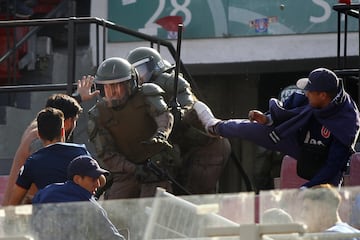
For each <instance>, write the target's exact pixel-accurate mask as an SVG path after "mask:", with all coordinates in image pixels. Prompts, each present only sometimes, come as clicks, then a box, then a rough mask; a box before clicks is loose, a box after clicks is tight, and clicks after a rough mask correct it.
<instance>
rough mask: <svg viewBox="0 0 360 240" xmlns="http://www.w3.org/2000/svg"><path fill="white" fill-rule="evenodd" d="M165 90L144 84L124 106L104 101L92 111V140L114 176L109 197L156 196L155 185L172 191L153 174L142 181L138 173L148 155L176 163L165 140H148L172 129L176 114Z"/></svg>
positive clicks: (166, 163)
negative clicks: (170, 157)
mask: <svg viewBox="0 0 360 240" xmlns="http://www.w3.org/2000/svg"><path fill="white" fill-rule="evenodd" d="M162 94H163V91H162V90H161V89H160V88H159V87H158V86H157V85H155V84H151V83H149V84H144V85H143V86H141V87H140V88H139V90H138V91H136V92H135V93H134V94H133V95H131V97H129V99H128V100H127V101H126V102H125V103H124V104H123V105H122V106H117V107H108V105H107V103H106V101H102V102H99V103H97V104H96V105H95V106H94V107H93V108H92V109H91V110H90V111H89V124H88V128H89V136H90V141H91V142H92V143H94V145H95V148H96V152H97V155H98V158H100V159H101V160H102V162H103V163H104V165H105V166H104V167H106V168H107V169H108V170H109V171H110V172H111V173H112V176H113V185H112V186H111V188H110V190H109V191H107V192H106V194H105V197H106V198H107V199H117V198H134V197H145V196H153V194H154V193H155V187H156V186H161V187H165V188H166V189H167V190H169V191H171V187H170V184H169V183H168V182H167V181H166V180H164V179H161V178H158V177H156V176H155V175H154V174H149V178H148V179H142V180H141V181H139V180H138V179H136V177H135V173H136V169H137V166H139V165H141V164H144V163H146V161H147V160H148V159H156V160H155V161H156V163H157V164H159V166H160V167H164V168H167V167H169V168H171V167H173V166H174V164H175V163H174V162H173V161H172V159H169V158H165V157H163V156H164V154H163V152H164V151H168V150H169V149H170V148H169V147H168V146H167V145H166V144H165V143H164V142H158V143H147V141H148V140H149V139H151V137H152V136H153V135H154V134H156V133H157V132H158V131H161V132H163V133H165V134H167V135H168V134H170V131H171V127H172V122H173V118H172V115H171V113H170V112H169V111H168V108H167V105H166V103H165V101H164V99H163V97H162ZM169 161H170V162H169Z"/></svg>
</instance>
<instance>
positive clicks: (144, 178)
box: [135, 164, 160, 183]
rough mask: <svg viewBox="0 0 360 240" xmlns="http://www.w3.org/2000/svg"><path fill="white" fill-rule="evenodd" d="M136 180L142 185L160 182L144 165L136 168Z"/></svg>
mask: <svg viewBox="0 0 360 240" xmlns="http://www.w3.org/2000/svg"><path fill="white" fill-rule="evenodd" d="M135 178H136V180H138V181H139V182H141V183H150V182H158V181H160V178H159V177H158V176H157V175H156V174H155V173H154V172H153V171H152V170H151V169H149V168H148V167H147V166H146V165H144V164H139V165H137V166H136V169H135Z"/></svg>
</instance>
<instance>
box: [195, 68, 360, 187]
mask: <svg viewBox="0 0 360 240" xmlns="http://www.w3.org/2000/svg"><path fill="white" fill-rule="evenodd" d="M297 86H298V87H299V88H300V89H304V90H305V95H304V94H299V93H296V92H295V93H294V94H293V95H291V96H290V97H289V98H288V99H287V101H286V102H284V103H282V102H279V101H278V100H277V99H270V102H269V103H270V104H269V111H268V113H266V114H264V113H262V112H260V111H257V110H252V111H250V112H249V120H247V119H230V120H220V119H217V118H215V117H214V115H213V114H212V112H211V110H210V109H209V108H207V107H206V106H205V105H202V104H201V103H196V104H195V105H194V109H195V110H196V111H197V112H198V114H199V117H200V120H201V121H202V123H203V124H204V125H205V128H206V129H207V131H208V132H209V133H210V134H213V135H220V136H223V137H229V138H233V137H235V138H240V139H244V140H249V141H252V142H254V143H256V144H258V145H260V146H262V147H265V148H267V149H270V150H275V151H279V152H282V153H284V154H288V155H290V156H291V157H293V158H295V159H297V173H298V175H299V176H300V177H302V178H305V179H307V180H309V181H308V182H306V183H305V184H304V185H303V186H301V187H302V188H309V187H312V186H315V185H319V184H326V183H328V184H332V185H340V184H341V183H342V178H343V173H344V171H345V170H346V166H347V163H348V161H349V158H350V155H351V154H352V153H354V151H355V150H354V146H355V143H356V140H357V137H358V134H359V127H360V118H359V111H358V108H357V106H356V104H355V102H354V101H353V100H352V99H351V97H350V95H349V94H348V93H346V92H345V90H344V87H343V84H342V81H341V79H339V78H338V77H337V76H336V75H335V73H334V72H332V71H331V70H329V69H326V68H318V69H315V70H313V71H312V72H311V73H310V74H309V76H308V78H303V79H300V80H299V81H298V82H297ZM299 187H300V186H299Z"/></svg>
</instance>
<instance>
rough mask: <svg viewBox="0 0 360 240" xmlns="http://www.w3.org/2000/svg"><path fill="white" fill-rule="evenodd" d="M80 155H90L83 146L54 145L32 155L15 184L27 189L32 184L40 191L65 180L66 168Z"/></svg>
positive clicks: (72, 144) (71, 144) (70, 144)
mask: <svg viewBox="0 0 360 240" xmlns="http://www.w3.org/2000/svg"><path fill="white" fill-rule="evenodd" d="M80 155H90V153H89V152H88V151H87V149H86V147H85V145H84V144H74V143H55V144H51V145H49V146H46V147H44V148H42V149H40V150H39V151H37V152H35V153H33V154H32V155H31V156H30V157H29V158H28V159H27V160H26V162H25V164H24V165H23V166H22V167H21V169H20V172H19V175H18V178H17V180H16V184H17V185H18V186H20V187H22V188H25V189H29V188H30V186H31V184H32V183H34V184H35V185H36V187H37V188H38V189H42V188H44V187H45V186H47V185H49V184H51V183H58V182H65V181H66V180H67V167H68V165H69V163H70V162H71V160H73V159H74V158H75V157H78V156H80Z"/></svg>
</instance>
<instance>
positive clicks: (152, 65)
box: [127, 47, 231, 194]
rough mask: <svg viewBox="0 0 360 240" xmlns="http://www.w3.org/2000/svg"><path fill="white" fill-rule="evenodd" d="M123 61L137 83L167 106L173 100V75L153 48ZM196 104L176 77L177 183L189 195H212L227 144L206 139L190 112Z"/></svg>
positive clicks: (187, 87) (227, 152)
mask: <svg viewBox="0 0 360 240" xmlns="http://www.w3.org/2000/svg"><path fill="white" fill-rule="evenodd" d="M127 60H128V61H129V62H130V63H131V64H132V65H133V67H135V69H136V70H137V71H138V73H139V77H140V81H139V83H140V84H142V83H144V84H145V83H149V82H151V83H155V84H157V85H158V86H160V87H161V88H162V89H163V90H164V91H165V100H166V102H167V103H168V105H170V101H171V100H172V99H173V97H174V94H175V93H174V89H175V88H174V79H175V71H173V70H171V69H169V66H168V64H166V61H164V59H163V58H162V57H161V55H160V54H159V53H158V52H157V51H156V50H155V49H153V48H150V47H138V48H135V49H133V50H132V51H130V52H129V54H128V56H127ZM197 101H199V100H198V99H197V98H196V96H195V95H194V93H193V92H192V90H191V87H190V84H189V83H188V81H186V80H185V79H184V78H183V77H182V76H181V75H180V76H178V85H177V102H178V103H179V105H180V108H181V121H179V122H177V121H175V126H174V129H173V131H172V134H171V140H172V142H173V143H174V144H176V145H177V146H179V147H180V152H181V157H182V160H183V165H182V170H181V171H180V173H179V175H178V179H179V182H181V183H182V184H183V185H184V187H185V188H186V189H187V190H188V191H189V192H190V193H193V194H210V193H215V192H216V186H217V182H218V180H219V178H220V175H221V173H222V170H223V168H224V166H225V163H226V161H227V159H228V158H229V156H230V151H231V147H230V143H229V141H228V140H227V139H225V138H217V137H212V136H209V135H208V134H207V133H206V132H205V131H204V127H203V126H202V124H201V122H200V121H199V119H198V117H197V114H196V112H195V111H194V110H193V109H192V108H193V105H194V103H195V102H197Z"/></svg>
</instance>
